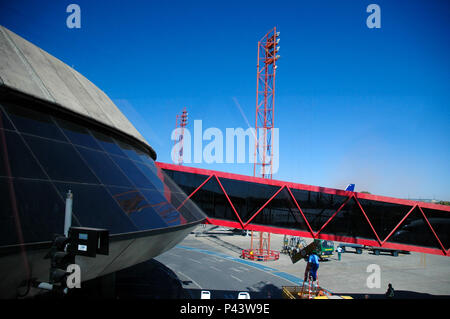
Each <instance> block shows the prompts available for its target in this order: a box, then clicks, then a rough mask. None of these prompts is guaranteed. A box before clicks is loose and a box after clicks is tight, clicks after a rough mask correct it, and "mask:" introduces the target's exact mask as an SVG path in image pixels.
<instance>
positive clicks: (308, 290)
mask: <svg viewBox="0 0 450 319" xmlns="http://www.w3.org/2000/svg"><path fill="white" fill-rule="evenodd" d="M317 245H318V244H317V241H314V242H312V243H311V244H309V245H308V246H306V247H304V248H303V249H301V250H300V251H298V252H295V253H293V254H290V257H291V261H292V263H293V264H295V263H296V262H298V261H299V260H301V259H306V258H307V257H308V256H309V255H311V254H312V253H313V252H314V251H315V250H316V249H317ZM282 289H283V291H282V296H283V298H284V299H353V298H352V297H350V296H337V295H333V294H331V293H330V292H329V291H327V290H325V289H323V288H320V286H319V279H317V285H315V284H314V283H313V282H312V281H311V280H310V278H309V277H308V281H303V285H301V286H282Z"/></svg>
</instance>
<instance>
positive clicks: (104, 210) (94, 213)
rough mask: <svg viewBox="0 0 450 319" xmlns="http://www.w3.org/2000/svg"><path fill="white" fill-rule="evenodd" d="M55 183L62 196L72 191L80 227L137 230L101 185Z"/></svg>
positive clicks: (113, 231) (113, 232)
mask: <svg viewBox="0 0 450 319" xmlns="http://www.w3.org/2000/svg"><path fill="white" fill-rule="evenodd" d="M55 185H56V187H57V188H58V190H59V192H60V194H61V196H63V197H64V198H65V196H66V194H67V192H68V191H69V190H71V192H72V193H73V214H74V215H75V217H76V218H77V220H78V221H79V222H80V224H81V226H82V227H94V228H105V229H108V230H109V231H110V233H112V234H119V233H128V232H133V231H136V230H137V227H136V226H135V225H133V223H132V222H131V220H130V219H129V218H128V217H127V216H126V215H125V214H124V212H123V211H122V209H121V208H120V207H119V206H118V205H117V203H116V202H115V201H114V199H113V198H112V197H111V195H110V194H109V193H108V192H107V191H106V189H105V188H104V187H103V186H100V185H86V184H75V183H60V182H55ZM63 211H64V210H63Z"/></svg>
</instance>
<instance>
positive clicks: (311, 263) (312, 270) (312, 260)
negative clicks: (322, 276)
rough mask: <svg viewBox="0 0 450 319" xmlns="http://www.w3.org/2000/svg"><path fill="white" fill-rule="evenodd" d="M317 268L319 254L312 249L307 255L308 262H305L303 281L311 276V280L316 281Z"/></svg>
mask: <svg viewBox="0 0 450 319" xmlns="http://www.w3.org/2000/svg"><path fill="white" fill-rule="evenodd" d="M317 270H319V256H317V254H316V252H315V251H314V252H313V253H312V254H311V255H310V256H309V258H308V263H307V264H306V269H305V281H306V280H308V278H311V279H312V281H313V282H314V281H316V280H317Z"/></svg>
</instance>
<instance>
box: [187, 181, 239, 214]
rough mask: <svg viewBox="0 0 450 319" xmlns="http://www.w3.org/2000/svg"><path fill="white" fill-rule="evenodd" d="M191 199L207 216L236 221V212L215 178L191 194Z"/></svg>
mask: <svg viewBox="0 0 450 319" xmlns="http://www.w3.org/2000/svg"><path fill="white" fill-rule="evenodd" d="M191 200H192V201H193V202H194V203H195V204H196V205H197V206H198V207H200V208H201V209H202V210H203V212H204V213H205V214H207V215H208V216H209V217H212V218H220V219H229V220H232V221H236V222H237V221H238V218H237V216H236V214H235V213H234V211H233V209H232V207H231V205H230V203H229V202H228V200H227V198H226V197H225V194H224V193H223V191H222V189H221V188H220V185H219V184H218V183H217V180H216V179H215V178H211V179H210V180H209V181H208V182H207V183H206V184H205V185H203V187H202V188H200V189H199V190H198V191H197V192H196V193H195V194H194V195H192V197H191Z"/></svg>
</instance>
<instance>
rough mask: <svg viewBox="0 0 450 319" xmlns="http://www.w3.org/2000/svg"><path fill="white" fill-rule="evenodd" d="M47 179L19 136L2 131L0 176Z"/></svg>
mask: <svg viewBox="0 0 450 319" xmlns="http://www.w3.org/2000/svg"><path fill="white" fill-rule="evenodd" d="M9 174H12V176H14V177H29V178H38V179H47V177H46V176H45V174H44V172H43V171H42V169H41V168H40V167H39V165H38V163H37V162H36V160H35V159H34V157H33V156H32V155H31V153H30V151H29V149H28V148H27V147H26V146H25V143H24V142H23V141H22V139H21V138H20V136H19V134H17V133H15V132H10V131H4V130H0V176H9Z"/></svg>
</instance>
